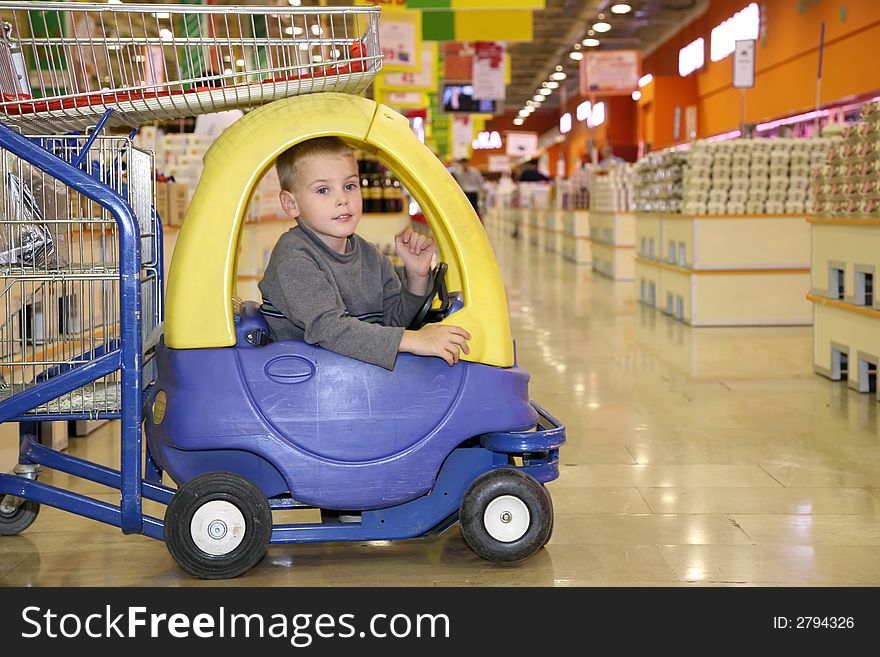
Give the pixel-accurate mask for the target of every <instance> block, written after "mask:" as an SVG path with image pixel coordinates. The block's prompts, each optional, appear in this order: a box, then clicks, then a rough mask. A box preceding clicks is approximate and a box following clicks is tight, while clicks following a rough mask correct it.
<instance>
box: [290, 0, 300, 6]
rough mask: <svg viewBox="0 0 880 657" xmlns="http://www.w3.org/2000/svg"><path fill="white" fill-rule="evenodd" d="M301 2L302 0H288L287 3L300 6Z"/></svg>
mask: <svg viewBox="0 0 880 657" xmlns="http://www.w3.org/2000/svg"><path fill="white" fill-rule="evenodd" d="M301 2H302V0H287V4H289V5H290V6H291V7H299V5H300V3H301Z"/></svg>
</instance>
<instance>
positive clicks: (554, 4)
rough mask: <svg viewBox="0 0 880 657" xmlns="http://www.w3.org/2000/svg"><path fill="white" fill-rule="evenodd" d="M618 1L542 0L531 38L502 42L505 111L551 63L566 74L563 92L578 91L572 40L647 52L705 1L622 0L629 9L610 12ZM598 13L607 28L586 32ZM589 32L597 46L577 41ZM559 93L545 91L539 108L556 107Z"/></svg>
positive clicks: (536, 85) (526, 95)
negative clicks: (507, 72) (506, 70)
mask: <svg viewBox="0 0 880 657" xmlns="http://www.w3.org/2000/svg"><path fill="white" fill-rule="evenodd" d="M619 1H620V0H545V2H546V8H545V9H544V10H543V11H536V12H534V16H533V22H532V29H533V32H534V35H533V36H534V39H533V41H531V42H511V43H508V51H509V53H510V56H511V81H510V84H509V85H508V86H507V90H506V93H507V97H506V100H505V106H506V109H508V110H511V111H517V110H519V109H520V108H522V107H523V106H524V105H525V104H526V101H527V100H530V99H531V98H532V96H534V95H535V94H536V92H537V90H538V89H540V88H541V85H542V83H543V82H545V81H546V80H548V79H549V76H550V74H551V73H552V72H554V70H555V68H556V66H562V67H563V71H564V72H565V73H566V74H567V76H568V77H567V78H566V79H565V81H564V83H563V84H564V86H565V88H566V90H567V92H568V93H569V94H572V95H573V94H576V93H577V92H578V71H579V66H580V63H579V62H578V61H575V60H573V59H571V58H570V57H569V56H568V55H569V53H570V52H571V51H572V50H573V48H574V45H575V44H578V45H579V46H580V48H581V50H582V51H588V50H597V49H598V50H617V49H630V48H636V49H641V50H642V52H643V53H645V52H650V51H651V50H653V49H654V48H655V47H656V46H658V45H660V44H661V43H663V42H664V41H665V40H666V39H667V38H668V37H670V36H671V35H672V34H674V33H675V32H676V31H677V30H678V29H679V28H681V27H683V26H684V25H685V24H687V23H688V22H690V21H691V20H692V19H693V18H694V17H696V16H697V15H699V14H700V13H701V12H702V11H704V10H705V8H706V6H707V5H708V0H628V1H627V3H626V4H629V5H630V6H631V7H632V11H630V12H629V13H627V14H624V15H616V14H613V13H611V12H610V11H609V10H610V7H611V6H612V5H613V4H617V2H619ZM600 16H604V20H605V22H607V23H610V24H611V26H612V29H611V30H610V31H608V32H605V33H604V34H592V35H591V34H589V30H590V26H591V25H592V24H593V23H595V22H596V21H597V20H599V19H600ZM588 36H593V37H594V38H597V39H599V40H600V45H599V46H598V47H595V48H588V47H585V46H582V45H580V44H581V41H582V40H583V39H584V38H586V37H588ZM558 99H559V93H553V94H551V95H550V96H549V97H548V99H547V101H545V103H544V105H543V106H544V107H553V106H556V105H558Z"/></svg>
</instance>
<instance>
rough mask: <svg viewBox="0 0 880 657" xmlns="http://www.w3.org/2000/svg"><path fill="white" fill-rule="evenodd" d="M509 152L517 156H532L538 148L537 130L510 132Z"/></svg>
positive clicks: (508, 139) (508, 136) (508, 134)
mask: <svg viewBox="0 0 880 657" xmlns="http://www.w3.org/2000/svg"><path fill="white" fill-rule="evenodd" d="M505 137H506V139H507V154H508V155H514V156H516V157H532V156H533V155H534V154H535V152H536V151H537V150H538V133H537V132H508V133H507V135H505Z"/></svg>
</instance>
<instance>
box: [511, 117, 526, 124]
mask: <svg viewBox="0 0 880 657" xmlns="http://www.w3.org/2000/svg"><path fill="white" fill-rule="evenodd" d="M523 123H524V121H523V120H522V119H520V118H516V119H514V120H513V125H522V124H523Z"/></svg>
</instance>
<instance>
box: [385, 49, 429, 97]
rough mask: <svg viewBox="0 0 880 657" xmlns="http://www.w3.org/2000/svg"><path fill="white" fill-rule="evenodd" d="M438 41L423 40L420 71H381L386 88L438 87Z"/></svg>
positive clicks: (422, 88) (421, 88)
mask: <svg viewBox="0 0 880 657" xmlns="http://www.w3.org/2000/svg"><path fill="white" fill-rule="evenodd" d="M436 62H437V43H436V42H435V41H423V42H422V57H421V67H420V68H419V70H418V71H404V72H400V73H380V74H379V75H380V76H381V77H382V86H383V87H385V88H386V89H400V90H415V89H420V90H427V89H436V88H437V64H436Z"/></svg>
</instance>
